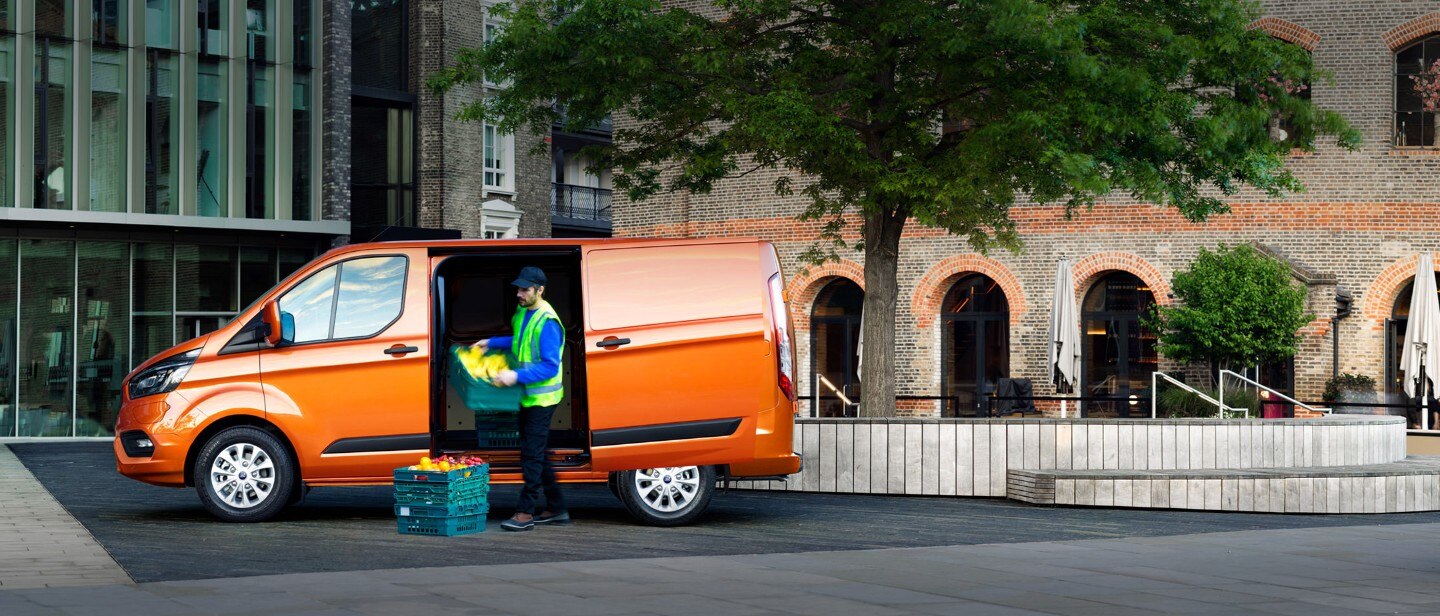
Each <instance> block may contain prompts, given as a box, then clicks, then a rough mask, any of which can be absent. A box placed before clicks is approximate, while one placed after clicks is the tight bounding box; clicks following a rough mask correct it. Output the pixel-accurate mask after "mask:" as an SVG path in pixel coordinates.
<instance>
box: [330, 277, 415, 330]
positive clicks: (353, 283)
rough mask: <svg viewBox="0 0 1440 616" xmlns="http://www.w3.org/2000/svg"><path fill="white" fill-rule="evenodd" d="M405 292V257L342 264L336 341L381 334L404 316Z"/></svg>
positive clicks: (336, 312)
mask: <svg viewBox="0 0 1440 616" xmlns="http://www.w3.org/2000/svg"><path fill="white" fill-rule="evenodd" d="M404 289H405V258H404V257H377V258H373V259H356V260H354V261H346V262H344V263H341V264H340V298H339V301H340V305H339V306H338V307H337V308H336V309H335V331H334V333H333V334H331V337H332V338H361V337H365V336H371V335H374V334H378V333H380V330H382V329H385V326H387V325H389V324H390V322H391V321H394V320H395V317H398V316H400V302H401V296H402V295H403V293H402V292H403V291H404Z"/></svg>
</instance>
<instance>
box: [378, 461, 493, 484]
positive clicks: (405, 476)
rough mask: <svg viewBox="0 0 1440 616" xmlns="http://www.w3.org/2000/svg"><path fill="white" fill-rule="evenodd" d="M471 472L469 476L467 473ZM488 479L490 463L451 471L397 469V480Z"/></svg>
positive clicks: (432, 481) (453, 480)
mask: <svg viewBox="0 0 1440 616" xmlns="http://www.w3.org/2000/svg"><path fill="white" fill-rule="evenodd" d="M467 472H468V473H470V476H469V477H466V476H465V473H467ZM482 476H483V477H485V478H486V479H488V478H489V476H490V465H489V464H481V465H479V466H466V467H464V468H457V469H452V470H449V471H412V470H410V468H409V467H401V468H397V469H395V481H413V482H423V483H456V482H463V481H477V480H479V478H480V477H482Z"/></svg>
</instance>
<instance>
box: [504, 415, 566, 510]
mask: <svg viewBox="0 0 1440 616" xmlns="http://www.w3.org/2000/svg"><path fill="white" fill-rule="evenodd" d="M554 415H555V407H554V406H531V407H523V408H521V409H520V473H521V475H522V476H524V478H525V487H524V488H521V490H520V501H519V502H518V503H517V504H516V505H515V511H516V512H517V513H529V514H535V513H539V512H540V511H550V512H551V513H561V512H563V511H565V498H564V497H563V496H561V495H560V483H559V482H557V481H555V467H553V466H551V465H550V460H549V458H547V457H546V456H545V450H546V445H547V444H549V441H550V418H551V417H552V416H554ZM542 492H543V493H544V499H543V502H544V503H545V505H544V507H539V504H540V503H541V502H542V499H541V493H542Z"/></svg>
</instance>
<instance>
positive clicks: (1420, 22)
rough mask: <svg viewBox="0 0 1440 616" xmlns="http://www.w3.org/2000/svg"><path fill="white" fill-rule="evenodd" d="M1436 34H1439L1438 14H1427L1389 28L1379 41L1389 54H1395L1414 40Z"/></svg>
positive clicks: (1439, 22) (1439, 19) (1439, 16)
mask: <svg viewBox="0 0 1440 616" xmlns="http://www.w3.org/2000/svg"><path fill="white" fill-rule="evenodd" d="M1436 32H1440V13H1428V14H1425V15H1421V16H1419V17H1416V18H1415V19H1412V20H1410V21H1407V22H1405V23H1403V24H1400V25H1398V26H1395V27H1394V28H1391V29H1390V31H1389V32H1386V33H1385V34H1382V35H1380V39H1381V40H1383V41H1385V46H1386V47H1389V48H1390V51H1391V52H1397V51H1400V48H1401V47H1404V46H1405V45H1407V44H1409V43H1411V42H1413V41H1414V40H1415V39H1418V38H1420V37H1422V36H1426V35H1428V34H1434V33H1436Z"/></svg>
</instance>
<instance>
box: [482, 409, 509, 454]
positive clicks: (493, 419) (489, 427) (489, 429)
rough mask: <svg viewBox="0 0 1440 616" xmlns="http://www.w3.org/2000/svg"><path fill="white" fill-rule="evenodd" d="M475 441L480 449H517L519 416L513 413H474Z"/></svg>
mask: <svg viewBox="0 0 1440 616" xmlns="http://www.w3.org/2000/svg"><path fill="white" fill-rule="evenodd" d="M475 441H476V443H475V444H476V445H477V446H478V447H479V448H480V449H519V448H520V422H519V418H518V417H516V416H515V415H503V414H497V413H476V414H475Z"/></svg>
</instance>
